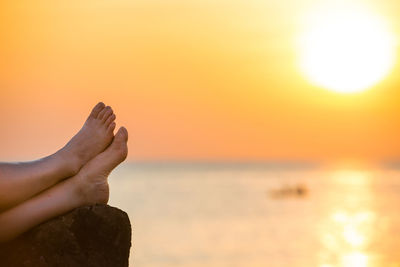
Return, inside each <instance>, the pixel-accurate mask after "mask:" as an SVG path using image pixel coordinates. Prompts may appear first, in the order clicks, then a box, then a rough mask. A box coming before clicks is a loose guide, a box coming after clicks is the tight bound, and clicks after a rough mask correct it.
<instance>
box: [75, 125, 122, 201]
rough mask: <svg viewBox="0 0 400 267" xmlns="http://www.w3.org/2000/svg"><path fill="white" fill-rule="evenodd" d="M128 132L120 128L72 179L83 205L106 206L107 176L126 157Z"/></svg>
mask: <svg viewBox="0 0 400 267" xmlns="http://www.w3.org/2000/svg"><path fill="white" fill-rule="evenodd" d="M127 141H128V131H127V130H126V129H125V128H124V127H121V128H120V129H119V130H118V132H117V134H116V135H115V137H114V140H113V142H112V143H111V145H110V146H109V147H108V148H107V149H106V150H105V151H104V152H102V153H100V154H99V155H97V156H96V157H95V158H94V159H92V160H91V161H89V162H88V163H87V164H86V165H85V166H83V168H82V169H81V170H80V171H79V173H78V174H77V175H76V176H74V177H73V178H72V180H74V181H75V182H76V184H77V186H78V187H77V188H78V191H79V195H80V196H81V197H82V202H83V204H84V205H90V204H96V203H102V204H106V203H107V202H108V198H109V187H108V181H107V178H108V175H109V174H110V173H111V171H112V170H113V169H114V168H115V167H117V166H118V164H120V163H121V162H123V161H124V160H125V159H126V156H127V155H128V147H127Z"/></svg>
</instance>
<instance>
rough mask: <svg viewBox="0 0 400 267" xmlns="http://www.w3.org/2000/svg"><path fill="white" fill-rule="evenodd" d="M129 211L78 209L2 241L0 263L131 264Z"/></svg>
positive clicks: (103, 207)
mask: <svg viewBox="0 0 400 267" xmlns="http://www.w3.org/2000/svg"><path fill="white" fill-rule="evenodd" d="M131 234H132V233H131V224H130V221H129V217H128V214H126V213H125V212H124V211H122V210H120V209H117V208H114V207H111V206H108V205H93V206H85V207H81V208H78V209H75V210H73V211H71V212H69V213H67V214H65V215H62V216H59V217H56V218H54V219H51V220H49V221H47V222H45V223H43V224H41V225H39V226H37V227H35V228H33V229H32V230H30V231H28V232H26V233H25V234H23V235H21V236H20V237H18V238H17V239H15V240H12V241H10V242H8V243H3V244H0V266H4V267H6V266H10V267H11V266H12V267H19V266H35V267H36V266H38V267H42V266H88V267H91V266H93V267H94V266H96V267H102V266H117V267H120V266H121V267H122V266H124V267H125V266H129V251H130V247H131Z"/></svg>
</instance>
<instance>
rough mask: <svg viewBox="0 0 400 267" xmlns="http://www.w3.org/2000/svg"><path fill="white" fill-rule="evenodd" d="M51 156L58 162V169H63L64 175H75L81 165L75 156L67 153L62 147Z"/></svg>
mask: <svg viewBox="0 0 400 267" xmlns="http://www.w3.org/2000/svg"><path fill="white" fill-rule="evenodd" d="M52 156H53V157H54V159H55V160H56V161H57V162H58V164H59V165H60V169H61V170H63V172H64V173H65V175H66V176H74V175H76V174H77V173H78V172H79V170H80V169H81V167H82V166H83V164H81V161H80V160H79V158H78V157H77V156H74V155H73V154H72V153H69V152H68V151H66V150H65V149H64V148H63V149H61V150H59V151H57V152H56V153H55V154H54V155H52Z"/></svg>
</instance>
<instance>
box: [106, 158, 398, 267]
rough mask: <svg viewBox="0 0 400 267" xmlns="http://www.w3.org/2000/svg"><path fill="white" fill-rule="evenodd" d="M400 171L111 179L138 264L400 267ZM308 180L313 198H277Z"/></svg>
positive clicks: (156, 172) (127, 170)
mask: <svg viewBox="0 0 400 267" xmlns="http://www.w3.org/2000/svg"><path fill="white" fill-rule="evenodd" d="M399 177H400V175H399V172H397V171H323V170H298V171H294V170H289V171H287V170H269V169H254V170H252V169H245V170H240V169H239V170H238V169H232V170H230V169H227V168H222V169H209V170H208V169H195V168H193V169H176V170H175V169H162V168H161V169H157V168H156V169H148V168H147V169H146V168H137V167H135V166H131V165H126V166H125V167H124V168H122V169H120V170H118V171H117V172H116V173H115V174H113V175H112V177H110V183H111V191H112V194H111V203H110V204H111V205H115V206H118V207H120V208H122V209H124V210H126V211H127V212H128V214H129V215H130V218H131V220H132V223H133V229H134V232H133V233H134V234H133V250H132V255H131V256H132V257H131V261H130V262H131V265H134V266H145V267H146V266H189V267H191V266H193V267H195V266H211V267H213V266H215V267H217V266H243V267H247V266H271V267H282V266H293V267H312V266H316V267H350V266H351V267H381V266H385V267H386V266H390V267H394V266H400V255H398V254H397V252H396V251H397V248H398V247H400V240H398V239H397V238H396V233H397V232H398V231H400V216H399V212H398V209H397V203H399V202H400V179H398V178H399ZM296 184H304V185H306V186H307V189H308V191H309V193H308V194H307V196H306V197H301V198H296V197H288V198H279V199H274V198H271V197H270V196H269V194H268V192H269V191H270V190H274V189H277V188H281V187H282V186H286V185H296Z"/></svg>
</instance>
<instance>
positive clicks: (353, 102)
mask: <svg viewBox="0 0 400 267" xmlns="http://www.w3.org/2000/svg"><path fill="white" fill-rule="evenodd" d="M7 2H8V3H7ZM318 2H321V1H316V0H314V1H312V0H288V1H282V0H264V1H261V0H240V1H231V0H229V1H228V0H221V1H218V0H212V1H211V0H207V1H201V0H199V1H194V0H168V1H164V0H140V1H128V0H107V1H106V0H103V1H100V0H98V1H94V0H93V1H53V0H52V1H50V0H47V1H44V0H42V1H1V2H0V38H1V39H0V59H1V61H0V112H1V115H2V116H1V120H0V121H1V122H2V125H3V126H2V130H1V131H0V159H1V160H14V159H33V158H35V157H39V156H44V155H46V154H48V153H51V152H53V151H55V150H56V149H58V148H59V147H60V146H61V145H63V144H64V143H66V142H67V141H68V139H69V138H70V137H71V136H72V135H73V134H74V133H75V132H76V131H77V130H78V129H79V128H80V127H81V124H82V123H83V121H84V119H85V118H86V116H87V114H88V112H89V110H90V109H91V106H92V105H94V104H95V103H96V102H97V101H100V100H101V101H104V102H105V103H107V104H110V105H112V106H113V107H114V110H115V112H116V114H117V123H118V125H124V126H126V127H127V128H128V130H129V132H130V143H129V146H130V159H131V160H182V159H184V160H252V159H254V160H271V159H274V160H288V159H294V160H297V159H304V160H327V159H334V160H336V159H341V158H360V159H370V160H379V159H386V158H395V157H397V156H399V155H400V119H399V116H400V78H399V74H400V68H399V65H398V64H397V65H396V66H395V68H394V69H393V71H392V73H391V74H390V75H389V76H388V77H387V79H385V80H384V81H383V82H381V83H379V84H378V85H376V86H375V87H374V88H372V89H370V90H369V91H366V92H364V93H360V94H356V95H341V94H337V93H332V92H329V91H327V90H324V89H321V88H318V87H315V86H313V85H311V84H310V83H309V82H308V81H307V80H306V79H304V78H303V76H302V73H301V71H300V70H299V67H298V65H297V62H296V60H297V58H296V57H297V54H296V53H297V51H296V46H295V37H296V35H297V34H298V32H299V25H301V20H302V17H303V16H304V14H306V12H307V10H308V9H309V8H312V7H313V5H315V4H317V3H318ZM344 2H345V1H344ZM358 2H362V1H358ZM364 2H366V3H368V4H369V5H371V6H374V9H375V11H376V12H377V13H379V14H380V15H382V16H383V17H385V18H386V19H387V21H388V22H389V23H390V25H391V26H392V27H393V30H394V32H395V34H396V35H397V36H398V35H399V29H400V18H399V17H398V10H400V4H398V3H397V1H394V0H393V1H383V0H380V1H378V0H377V1H364Z"/></svg>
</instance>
